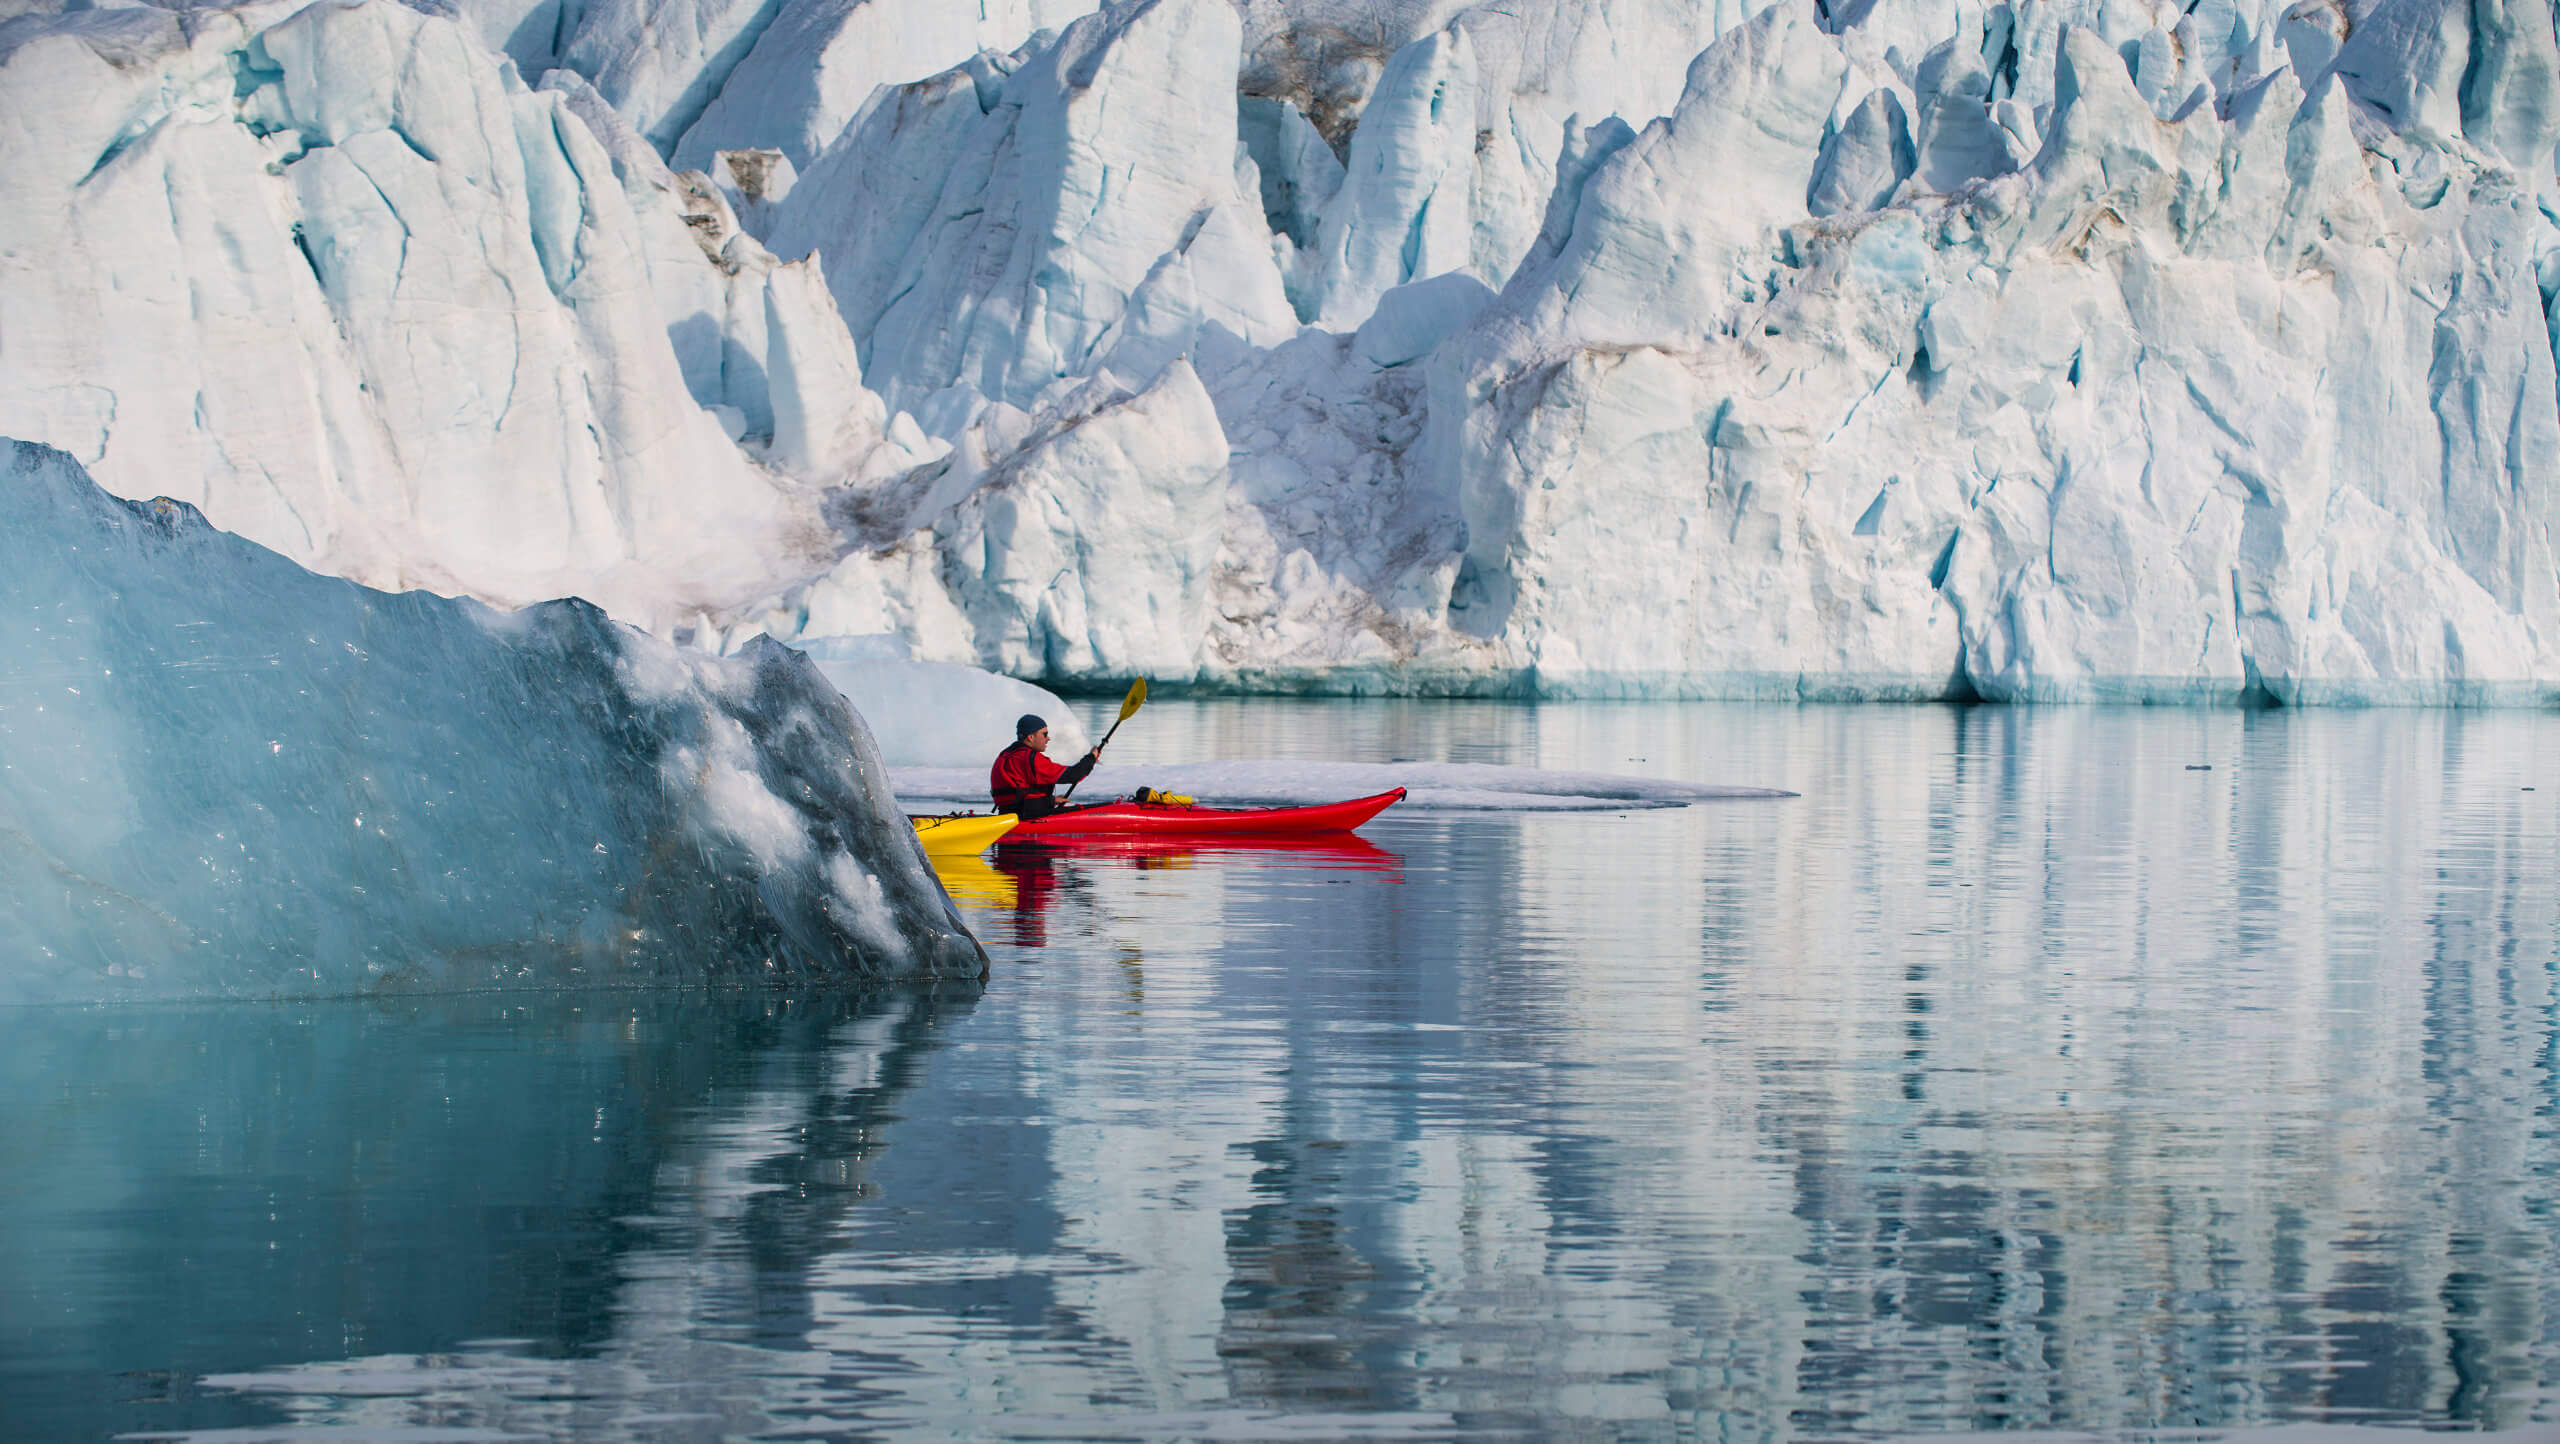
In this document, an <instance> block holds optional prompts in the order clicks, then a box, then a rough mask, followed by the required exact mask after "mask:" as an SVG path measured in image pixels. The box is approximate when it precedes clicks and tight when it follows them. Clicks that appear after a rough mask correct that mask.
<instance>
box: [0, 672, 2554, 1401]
mask: <svg viewBox="0 0 2560 1444" xmlns="http://www.w3.org/2000/svg"><path fill="white" fill-rule="evenodd" d="M1106 705H1107V704H1106ZM1245 756H1280V757H1323V758H1328V759H1334V758H1340V759H1347V760H1368V761H1380V762H1384V761H1390V760H1397V759H1413V760H1423V761H1442V760H1448V761H1467V762H1497V763H1514V764H1523V765H1537V766H1546V767H1558V768H1575V769H1591V770H1608V771H1620V772H1630V773H1642V774H1647V775H1655V776H1665V777H1678V778H1683V779H1689V780H1696V781H1710V782H1733V783H1749V784H1762V785H1773V786H1782V787H1789V788H1794V789H1796V790H1798V791H1800V792H1802V793H1803V796H1802V797H1801V798H1798V799H1794V800H1789V801H1777V802H1767V801H1755V802H1747V803H1730V804H1719V805H1713V806H1705V807H1695V808H1685V809H1674V810H1661V811H1646V812H1622V813H1579V814H1568V813H1543V814H1520V813H1441V814H1428V813H1409V812H1402V810H1399V811H1397V812H1390V813H1388V814H1387V815H1386V816H1385V817H1384V818H1382V819H1380V820H1379V821H1378V822H1377V823H1374V824H1372V825H1371V826H1370V827H1369V828H1368V829H1366V830H1365V831H1364V832H1363V833H1362V834H1361V837H1360V839H1359V840H1357V841H1338V842H1335V843H1333V844H1329V845H1322V846H1312V847H1302V848H1290V849H1275V850H1256V849H1246V850H1215V849H1203V850H1193V851H1180V850H1172V851H1167V850H1156V851H1138V852H1110V851H1061V852H1054V853H1015V852H1010V851H1007V852H999V853H998V854H996V855H994V856H993V857H992V858H991V859H990V860H987V861H984V862H977V863H964V864H960V865H957V866H955V867H954V868H953V869H952V871H951V872H950V874H949V875H948V880H949V883H950V886H951V888H952V890H953V892H954V894H955V896H957V897H958V898H959V899H960V900H961V902H962V903H963V905H964V907H965V908H966V909H967V910H968V916H969V917H970V918H971V920H972V922H973V924H974V925H976V926H977V927H978V929H979V931H980V933H981V935H982V936H983V937H985V938H986V939H987V941H988V944H989V950H990V952H991V953H992V954H993V955H994V959H995V971H994V977H993V979H992V981H991V982H990V983H989V984H988V986H987V987H986V988H985V989H984V990H980V989H977V988H942V989H937V990H929V991H875V992H867V993H843V994H835V995H817V996H810V995H781V994H751V995H739V994H712V995H701V994H643V995H632V994H594V993H588V994H583V995H571V994H550V995H520V996H514V997H504V998H494V997H471V998H447V999H423V1000H422V999H401V1000H389V1001H365V1002H325V1003H308V1004H294V1005H254V1006H253V1005H238V1006H209V1007H198V1008H181V1009H153V1010H138V1009H95V1010H55V1009H46V1010H16V1011H0V1438H10V1439H16V1438H33V1439H47V1438H57V1437H59V1438H95V1437H103V1436H108V1435H113V1434H117V1433H136V1432H138V1433H153V1434H169V1433H180V1432H186V1431H229V1432H227V1433H224V1434H222V1435H221V1437H225V1438H255V1437H266V1436H268V1435H272V1434H278V1433H289V1434H294V1435H296V1436H299V1435H300V1434H301V1433H302V1431H306V1430H307V1431H312V1432H313V1433H322V1432H326V1433H327V1434H328V1435H329V1436H330V1437H340V1438H355V1437H362V1438H396V1439H403V1440H443V1439H454V1440H465V1439H469V1440H478V1439H496V1438H504V1437H513V1436H541V1437H556V1436H560V1435H568V1434H581V1435H587V1436H591V1437H596V1438H617V1439H619V1438H639V1439H683V1440H689V1439H713V1438H721V1437H734V1436H770V1437H777V1438H780V1437H880V1436H901V1435H903V1436H914V1437H942V1436H947V1435H951V1434H955V1433H959V1434H977V1435H997V1436H1007V1437H1011V1436H1025V1437H1071V1438H1110V1437H1130V1436H1137V1437H1183V1438H1190V1437H1211V1436H1214V1437H1226V1438H1259V1437H1279V1436H1294V1437H1310V1438H1315V1437H1331V1436H1336V1435H1343V1434H1355V1435H1359V1436H1362V1437H1415V1438H1437V1437H1443V1436H1452V1435H1466V1436H1506V1435H1507V1436H1518V1437H1555V1436H1577V1437H1634V1438H1653V1437H1682V1438H1699V1437H1706V1438H1744V1439H1787V1438H1837V1437H1844V1436H1862V1435H1882V1434H1902V1433H1924V1432H1935V1431H1944V1430H1957V1429H2055V1428H2069V1429H2079V1430H2118V1429H2132V1428H2178V1427H2193V1426H2198V1425H2204V1426H2232V1427H2238V1426H2251V1425H2263V1424H2285V1423H2301V1422H2318V1423H2329V1424H2338V1423H2365V1424H2404V1425H2406V1424H2425V1425H2438V1426H2442V1425H2454V1426H2461V1427H2471V1428H2498V1429H2508V1430H2519V1431H2524V1432H2525V1433H2527V1434H2533V1433H2546V1432H2549V1431H2550V1430H2551V1428H2552V1426H2551V1425H2550V1424H2549V1422H2548V1421H2549V1420H2551V1419H2553V1418H2554V1417H2560V1399H2555V1398H2554V1396H2553V1395H2552V1393H2551V1392H2550V1391H2551V1389H2552V1386H2553V1385H2554V1384H2555V1383H2560V1266H2555V1246H2560V1234H2556V1233H2555V1230H2556V1229H2560V1224H2555V1219H2554V1213H2553V1204H2554V1200H2555V1192H2560V1188H2556V1187H2555V1177H2554V1168H2555V1148H2554V1140H2553V1126H2554V1119H2553V1115H2554V1112H2555V1109H2560V1053H2556V1052H2555V1046H2556V1045H2555V1037H2560V992H2555V970H2560V860H2555V859H2560V823H2556V822H2555V819H2556V818H2560V716H2554V715H2550V714H2534V713H2521V714H2489V715H2477V716H2462V715H2454V714H2444V713H2406V712H2377V713H2369V714H2357V713H2331V714H2289V713H2280V712H2279V713H2260V714H2252V715H2243V714H2239V713H2202V712H2181V711H2165V710H2164V711H2106V710H2059V709H2057V710H2046V711H2019V710H2005V709H1994V708H1976V709H1948V708H1839V709H1828V708H1801V709H1800V708H1765V707H1744V706H1712V705H1697V706H1690V705H1668V704H1660V705H1627V706H1615V705H1608V706H1603V705H1578V706H1547V707H1528V706H1508V705H1501V704H1466V703H1446V702H1442V703H1383V702H1371V703H1315V702H1309V703H1274V702H1252V703H1227V702H1203V703H1158V704H1156V705H1154V706H1151V707H1149V708H1148V710H1147V712H1146V713H1145V714H1144V715H1143V717H1142V718H1141V719H1140V720H1138V721H1135V722H1132V723H1131V724H1130V727H1129V728H1128V729H1126V730H1124V732H1123V733H1122V740H1121V741H1120V742H1118V743H1116V744H1115V745H1114V748H1113V753H1112V761H1113V766H1112V768H1111V769H1109V770H1108V771H1107V772H1106V773H1105V774H1104V775H1103V777H1102V778H1101V779H1098V781H1099V783H1101V784H1106V785H1112V786H1127V785H1134V784H1135V783H1137V782H1142V781H1145V780H1146V777H1145V764H1146V763H1147V762H1148V761H1150V760H1157V761H1168V762H1169V761H1177V760H1199V759H1208V758H1216V757H1245ZM2204 768H2210V769H2211V770H2209V771H2207V770H2199V769H2204ZM2527 789H2533V790H2527ZM1400 814H1401V815H1400Z"/></svg>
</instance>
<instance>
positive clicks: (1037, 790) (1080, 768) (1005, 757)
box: [987, 742, 1094, 812]
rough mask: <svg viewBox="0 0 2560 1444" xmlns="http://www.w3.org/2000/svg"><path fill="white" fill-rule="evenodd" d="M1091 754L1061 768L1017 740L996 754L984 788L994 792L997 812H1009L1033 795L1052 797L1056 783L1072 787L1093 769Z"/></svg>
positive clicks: (1055, 790)
mask: <svg viewBox="0 0 2560 1444" xmlns="http://www.w3.org/2000/svg"><path fill="white" fill-rule="evenodd" d="M1093 762H1094V757H1093V754H1092V753H1090V752H1088V753H1086V754H1085V755H1084V759H1083V760H1082V761H1080V762H1078V763H1076V764H1075V765H1074V766H1072V767H1060V766H1059V765H1058V764H1057V763H1055V762H1052V761H1050V760H1049V759H1048V758H1047V757H1046V756H1044V755H1042V754H1041V753H1038V752H1034V751H1032V750H1031V747H1030V745H1029V744H1028V743H1024V742H1016V743H1014V744H1013V745H1012V746H1010V747H1007V748H1006V749H1005V750H1003V751H1002V752H999V753H997V754H996V765H995V766H994V767H991V768H989V769H988V770H987V790H988V791H990V792H992V793H994V794H995V799H996V811H998V812H1012V811H1015V810H1017V809H1019V808H1020V807H1021V806H1022V804H1024V803H1025V802H1028V801H1030V800H1031V799H1033V798H1035V797H1054V796H1056V795H1057V786H1058V784H1059V783H1061V782H1063V783H1066V784H1067V785H1068V786H1070V787H1072V786H1074V785H1075V784H1076V783H1078V782H1082V781H1083V780H1084V777H1085V774H1086V773H1089V772H1091V771H1092V770H1093Z"/></svg>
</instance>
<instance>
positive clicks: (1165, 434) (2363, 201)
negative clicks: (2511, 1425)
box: [0, 0, 2560, 704]
mask: <svg viewBox="0 0 2560 1444" xmlns="http://www.w3.org/2000/svg"><path fill="white" fill-rule="evenodd" d="M427 9H434V10H436V11H438V12H439V13H437V14H432V15H431V14H425V13H421V12H423V11H424V10H427ZM528 81H531V82H532V83H531V84H530V85H528V83H527V82H528ZM0 121H4V122H5V123H6V125H7V126H8V127H9V128H10V133H11V134H12V135H22V136H25V137H27V138H29V140H30V141H31V142H34V143H31V144H14V143H13V144H12V145H11V146H9V147H7V148H5V150H0V186H5V187H6V188H7V193H8V194H9V195H11V196H12V197H22V198H23V200H22V203H21V204H20V205H19V206H17V207H16V208H15V209H14V210H12V211H10V212H8V213H6V219H0V237H5V239H0V253H5V254H6V255H8V256H11V257H15V258H17V264H15V265H13V266H10V267H7V268H0V363H5V364H0V428H10V427H14V428H15V429H17V430H18V431H19V432H20V434H25V435H30V436H34V437H37V438H39V439H42V440H45V441H48V442H51V443H53V444H56V445H60V446H62V447H64V448H65V449H67V450H70V451H72V452H74V453H75V454H76V455H79V456H80V457H82V458H83V459H84V460H87V461H90V462H91V463H92V464H93V465H94V467H95V469H96V472H97V474H98V476H99V478H100V480H101V481H102V482H103V483H104V484H106V485H108V486H109V487H110V488H111V489H117V490H119V491H122V492H125V493H127V494H136V495H139V494H147V493H156V492H158V491H176V492H178V493H179V494H181V495H183V496H184V498H185V499H187V500H190V501H194V502H197V503H199V504H201V505H202V506H203V507H204V508H205V510H206V513H207V515H208V516H209V517H211V518H212V519H213V520H214V521H215V522H216V523H217V524H220V525H223V526H226V527H231V528H233V529H236V530H239V531H241V532H243V533H244V534H246V535H249V536H251V537H253V538H256V539H258V540H261V541H264V542H267V543H268V544H270V545H274V546H277V547H278V548H279V549H281V550H284V551H286V552H287V554H289V555H292V556H294V557H295V558H296V559H297V560H301V561H304V562H307V563H309V564H311V565H314V566H317V567H320V568H322V569H325V570H329V571H333V572H337V573H339V574H342V575H346V576H349V577H353V578H356V579H359V580H363V581H367V582H370V583H375V584H380V585H395V586H418V585H423V586H429V587H433V588H436V589H438V590H443V591H449V592H461V593H468V594H471V595H476V596H480V597H483V598H486V599H490V600H495V601H499V602H503V603H515V602H521V601H524V600H527V599H530V598H533V597H537V596H542V595H548V594H552V593H574V594H577V595H582V596H586V597H589V598H592V599H594V600H596V601H598V602H599V603H600V604H602V605H604V606H605V607H606V608H607V609H608V610H609V611H611V612H612V613H613V614H614V615H616V616H617V617H620V618H623V619H625V620H629V621H632V622H634V623H635V624H638V625H640V626H643V627H645V628H648V629H650V630H653V631H655V632H657V633H659V634H660V635H663V636H667V637H670V638H682V639H686V640H690V641H693V642H696V643H698V644H700V645H704V646H708V647H711V648H714V649H728V648H735V647H737V646H740V645H743V644H744V643H745V642H746V641H747V640H748V639H750V638H752V637H753V636H755V635H758V634H770V635H775V636H779V637H783V638H786V639H788V638H802V637H826V636H836V635H848V636H850V635H867V634H877V633H884V632H886V633H897V634H899V635H901V636H902V637H904V638H905V639H906V640H907V641H908V642H909V644H910V645H911V646H912V647H913V648H914V650H915V653H916V655H917V656H918V657H919V658H922V659H925V660H931V661H965V662H971V663H975V664H979V665H983V666H988V667H994V668H998V669H1001V670H1004V671H1007V672H1011V673H1014V674H1016V675H1020V676H1025V677H1030V678H1034V679H1039V680H1043V681H1047V682H1050V683H1053V684H1056V685H1074V684H1080V683H1103V682H1106V681H1108V680H1109V679H1116V678H1125V677H1126V676H1128V675H1130V674H1132V673H1135V672H1145V673H1149V674H1151V675H1154V676H1156V677H1157V678H1159V679H1160V680H1166V681H1185V680H1187V681H1190V682H1192V683H1194V684H1196V685H1204V686H1211V687H1233V688H1248V689H1251V688H1286V689H1300V688H1315V689H1325V690H1344V691H1374V690H1393V691H1422V692H1430V691H1457V692H1488V691H1489V692H1508V693H1534V694H1608V695H1651V694H1670V695H1744V696H1770V697H1892V698H1904V697H1983V698H1993V699H2010V700H2056V701H2060V700H2109V699H2119V700H2154V701H2159V700H2167V701H2197V702H2228V701H2234V700H2243V699H2246V700H2263V701H2277V702H2303V703H2316V702H2354V701H2390V702H2420V703H2453V704H2474V703H2522V704H2535V703H2544V702H2548V701H2550V700H2552V699H2554V698H2555V697H2560V554H2555V551H2554V547H2553V539H2552V523H2553V512H2554V499H2553V484H2554V479H2553V475H2552V472H2553V461H2554V458H2555V456H2560V445H2556V444H2555V443H2556V442H2560V383H2555V374H2554V365H2553V339H2552V338H2553V329H2552V324H2551V320H2550V304H2549V302H2550V296H2551V294H2552V293H2553V292H2560V246H2555V241H2556V240H2560V222H2555V220H2554V214H2555V211H2556V210H2560V207H2555V206H2554V204H2553V192H2554V190H2555V186H2556V185H2560V182H2555V179H2554V169H2553V162H2554V151H2555V143H2560V40H2555V34H2554V21H2553V15H2552V8H2551V5H2550V3H2549V0H2316V3H2311V4H2279V3H2276V0H2205V3H2201V4H2197V5H2194V6H2184V5H2173V4H2169V3H2166V0H2053V3H2040V4H2036V5H2032V6H2030V5H2025V4H2020V3H2013V0H1988V3H1986V0H1942V3H1930V4H1913V5H1879V4H1875V3H1872V0H1865V3H1862V0H1822V3H1818V4H1802V3H1796V0H1780V3H1775V4H1770V3H1765V0H1610V3H1605V4H1588V5H1586V4H1568V3H1564V0H1506V3H1502V4H1498V5H1497V4H1491V3H1482V4H1467V3H1459V0H1120V3H1114V4H1109V5H1103V6H1099V7H1097V6H1095V5H1092V4H1089V3H1081V0H1007V3H1003V4H992V3H991V4H988V5H983V6H975V7H963V8H961V9H960V10H956V11H955V10H952V9H951V8H950V7H942V6H934V5H929V4H926V3H924V0H824V3H812V0H778V3H769V0H688V3H687V4H684V5H678V6H649V5H637V4H621V3H591V4H586V5H577V4H570V3H563V0H534V3H530V4H528V3H526V0H462V3H459V4H458V5H437V6H424V5H422V6H420V7H419V8H418V9H416V10H412V9H404V8H401V7H400V6H398V5H396V4H393V3H391V0H324V3H322V4H318V5H313V6H310V7H308V8H296V7H294V6H293V5H292V4H290V3H289V0H280V3H275V4H259V5H246V6H237V7H228V8H224V7H205V8H190V9H187V10H184V11H162V10H157V9H151V8H148V7H144V8H136V9H131V10H116V11H80V12H71V13H51V12H49V11H48V10H47V9H44V8H41V7H40V8H38V9H37V10H35V11H33V12H32V13H29V14H25V15H21V16H20V17H18V18H17V19H15V20H11V21H7V22H5V23H0Z"/></svg>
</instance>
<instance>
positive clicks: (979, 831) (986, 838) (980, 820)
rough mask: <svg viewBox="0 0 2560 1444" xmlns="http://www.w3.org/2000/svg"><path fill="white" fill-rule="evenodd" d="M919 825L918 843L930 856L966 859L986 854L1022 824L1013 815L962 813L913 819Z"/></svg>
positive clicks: (917, 832)
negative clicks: (978, 854) (1016, 826)
mask: <svg viewBox="0 0 2560 1444" xmlns="http://www.w3.org/2000/svg"><path fill="white" fill-rule="evenodd" d="M907 820H908V821H910V822H912V823H914V824H915V825H916V840H917V841H918V842H921V843H923V844H924V850H925V853H926V855H927V856H932V857H967V856H969V855H971V854H973V853H981V852H984V851H986V850H987V849H988V848H989V847H990V846H992V845H994V843H995V840H996V839H997V838H999V837H1002V836H1004V835H1005V834H1006V833H1008V832H1011V831H1013V829H1014V827H1015V825H1016V824H1018V823H1020V822H1021V821H1022V819H1021V818H1019V817H1016V816H1014V815H1013V814H1012V813H1010V812H999V813H995V814H993V815H992V816H990V815H989V814H986V813H982V812H980V813H971V812H963V813H959V814H957V815H955V816H950V817H910V818H908V819H907Z"/></svg>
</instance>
